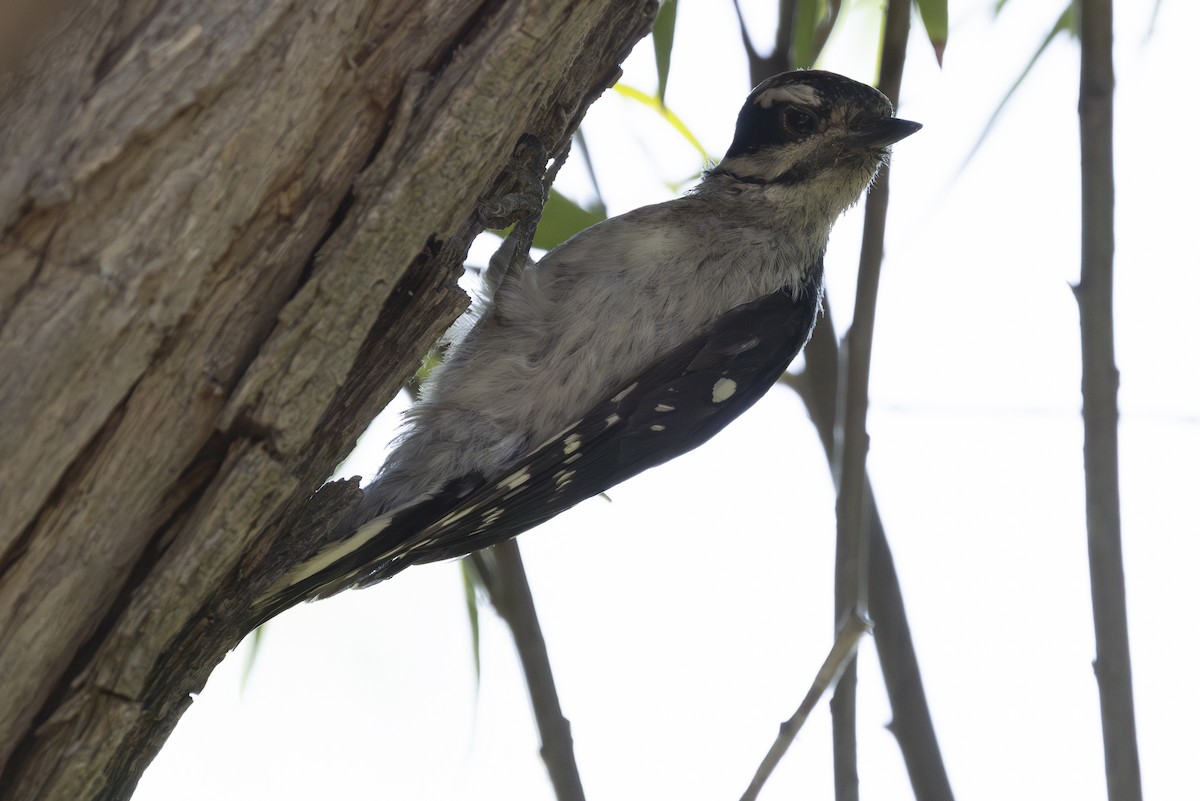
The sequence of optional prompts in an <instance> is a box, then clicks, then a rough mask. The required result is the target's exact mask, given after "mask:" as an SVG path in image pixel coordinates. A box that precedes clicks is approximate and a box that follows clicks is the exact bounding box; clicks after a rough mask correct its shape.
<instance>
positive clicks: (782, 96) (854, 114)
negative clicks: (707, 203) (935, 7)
mask: <svg viewBox="0 0 1200 801" xmlns="http://www.w3.org/2000/svg"><path fill="white" fill-rule="evenodd" d="M920 128H921V126H920V124H918V123H915V122H909V121H908V120H900V119H896V117H895V111H894V109H893V108H892V104H891V101H889V100H888V99H887V97H886V96H885V95H884V94H883V93H882V92H880V91H878V90H877V89H874V88H872V87H870V86H867V85H866V84H862V83H859V82H858V81H853V80H850V79H849V78H845V77H843V76H841V75H837V74H835V73H832V72H824V71H822V70H796V71H794V72H785V73H782V74H780V75H776V76H775V77H773V78H768V79H767V80H765V81H763V82H762V83H761V84H759V85H758V86H757V87H755V89H754V91H753V92H751V93H750V96H749V97H748V98H746V104H745V105H744V106H742V110H741V113H740V114H738V120H737V128H736V129H735V131H734V136H733V144H731V145H730V146H729V152H727V153H726V154H725V158H724V159H722V160H721V163H720V164H718V165H717V166H716V167H715V168H714V169H713V171H712V174H713V175H714V176H727V177H728V178H731V179H733V180H734V181H736V182H738V183H744V184H757V185H764V186H778V187H793V188H797V189H803V190H804V191H805V193H806V194H808V195H811V194H812V193H814V192H815V193H817V195H818V197H819V198H820V200H821V201H825V202H826V203H828V206H829V208H830V211H832V212H833V213H834V214H835V215H836V214H838V213H840V212H841V211H842V210H844V209H845V208H847V207H848V206H850V205H851V204H852V203H853V202H854V201H855V200H856V199H857V198H858V196H859V195H860V194H862V192H863V190H864V189H866V188H867V186H869V185H870V183H871V180H872V179H873V178H874V177H875V172H876V171H877V170H878V169H879V166H880V165H881V164H882V163H883V162H884V161H886V159H887V157H888V153H889V149H890V147H891V145H892V144H893V143H895V142H898V141H900V140H901V139H903V138H904V137H906V136H909V135H910V134H913V133H915V132H916V131H918V130H919V129H920ZM809 200H810V201H813V200H817V198H814V197H809Z"/></svg>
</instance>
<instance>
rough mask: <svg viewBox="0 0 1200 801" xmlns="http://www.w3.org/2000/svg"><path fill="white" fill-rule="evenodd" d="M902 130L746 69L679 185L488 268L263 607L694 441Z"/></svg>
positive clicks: (768, 362)
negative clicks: (402, 419) (348, 495)
mask: <svg viewBox="0 0 1200 801" xmlns="http://www.w3.org/2000/svg"><path fill="white" fill-rule="evenodd" d="M918 128H920V126H919V125H917V124H916V123H912V122H907V121H905V120H899V119H896V118H895V117H894V116H893V109H892V105H891V103H890V102H889V101H888V100H887V98H886V97H885V96H884V95H883V94H881V93H880V92H878V91H876V90H875V89H873V88H871V87H869V86H866V85H864V84H860V83H857V82H855V81H852V80H850V79H848V78H844V77H842V76H840V75H835V74H833V73H829V72H822V71H816V70H811V71H797V72H789V73H784V74H782V75H777V76H775V77H774V78H770V79H768V80H767V81H764V82H763V83H762V84H760V85H759V86H758V87H756V88H755V89H754V91H753V92H752V93H751V94H750V96H749V98H747V100H746V103H745V105H744V106H743V108H742V110H741V113H740V114H739V116H738V122H737V127H736V131H735V135H734V140H733V144H732V145H731V146H730V148H729V151H728V152H727V153H726V155H725V158H724V159H722V161H721V162H720V163H719V164H718V165H717V166H716V167H715V168H713V169H712V170H711V171H709V172H708V173H707V174H706V175H705V176H704V178H703V180H702V181H701V182H700V184H699V185H698V186H697V187H696V188H695V189H694V190H693V191H692V192H691V193H690V194H688V195H686V196H684V197H681V198H678V199H676V200H672V201H669V202H667V203H661V204H658V205H655V206H647V207H644V208H641V209H637V210H635V211H632V212H629V213H628V214H624V215H621V216H619V217H614V218H612V219H610V220H606V221H605V222H602V223H600V224H598V225H596V226H593V227H592V228H589V229H588V230H586V231H583V232H582V233H580V234H578V235H577V236H575V237H574V238H572V239H570V240H569V241H567V242H565V243H563V244H562V245H561V246H559V247H558V248H556V249H554V250H553V251H551V252H550V253H549V254H547V255H546V256H545V257H544V258H542V260H541V261H540V263H538V264H537V265H530V266H528V267H527V268H526V269H525V270H523V271H520V272H519V274H515V275H508V276H505V277H504V279H503V281H502V283H501V284H500V286H499V287H498V289H497V290H496V293H495V298H494V302H490V303H489V304H487V305H486V306H485V308H484V309H483V311H482V312H481V313H480V316H479V319H478V322H477V323H476V325H475V326H474V328H473V329H472V330H471V331H470V332H469V333H468V334H467V335H466V337H465V338H464V339H463V341H462V342H461V343H460V344H458V346H457V347H456V348H455V349H454V350H453V351H452V353H451V355H450V356H449V358H448V359H447V360H446V362H445V363H444V364H443V365H442V367H441V368H439V370H438V372H437V373H436V375H435V376H434V378H433V379H432V381H431V382H430V385H429V386H428V388H427V389H426V390H425V391H424V392H423V395H422V398H421V400H420V402H419V403H418V404H417V405H416V406H414V408H413V409H412V410H411V413H410V419H409V421H408V428H407V430H406V432H405V433H404V434H403V436H402V437H401V439H400V440H398V443H397V446H396V448H395V450H394V451H393V452H392V454H391V455H390V456H389V457H388V459H387V461H386V463H385V465H384V467H383V469H382V471H381V472H380V474H379V476H378V477H377V478H376V479H375V480H374V481H373V482H372V483H371V484H370V485H369V486H368V487H367V488H366V490H365V493H364V498H363V501H362V503H361V504H360V506H359V507H358V508H356V509H355V510H354V511H353V512H352V513H351V514H350V515H349V516H348V517H347V518H346V520H344V521H343V522H342V523H341V525H340V532H341V536H340V538H338V539H337V540H336V541H335V542H333V543H332V544H331V545H328V546H326V547H325V548H324V549H322V550H321V551H320V552H318V553H317V554H315V555H314V556H313V557H311V558H310V559H309V560H307V561H305V562H303V563H301V564H300V565H298V566H297V567H296V568H294V569H293V570H292V571H291V572H289V573H288V574H287V575H286V576H285V577H284V578H283V579H281V580H280V582H278V583H277V584H276V585H275V586H274V587H272V588H271V590H270V591H269V593H268V594H267V595H266V596H264V597H263V598H262V599H260V608H261V609H262V611H263V612H264V613H265V614H266V615H270V614H274V613H275V612H276V611H279V610H281V609H283V608H286V607H288V606H290V605H292V604H294V603H296V602H297V601H299V600H303V599H309V598H315V597H324V596H327V595H330V594H332V593H334V592H337V591H339V590H341V589H345V588H347V587H352V586H365V585H367V584H371V583H374V582H376V581H379V580H382V579H384V578H386V577H388V576H390V575H392V574H394V573H396V572H397V571H399V570H401V569H403V568H404V567H405V566H407V565H409V564H413V563H418V562H428V561H433V560H437V559H444V558H448V557H453V556H460V555H462V554H465V553H468V552H470V551H473V550H477V549H479V548H483V547H486V546H488V545H491V544H494V543H496V542H499V541H501V540H503V539H507V538H509V537H512V536H515V535H516V534H519V533H520V532H522V531H525V530H527V529H529V528H531V527H532V526H535V525H537V524H539V523H541V522H543V521H545V520H547V519H549V518H551V517H553V516H554V515H556V514H558V513H559V512H562V511H564V510H565V509H568V508H570V507H571V506H574V505H575V504H576V503H579V502H580V501H582V500H584V499H586V498H588V497H591V496H592V495H595V494H596V493H598V492H601V491H603V490H605V489H607V488H609V487H611V486H613V485H614V484H616V483H618V482H620V481H623V480H625V479H627V478H629V477H631V476H633V475H636V474H637V473H639V472H641V471H643V470H645V469H646V468H648V467H651V466H653V465H656V464H661V463H662V462H665V461H667V460H669V459H672V458H674V457H675V456H678V455H679V454H681V453H684V452H686V451H688V450H691V449H692V448H695V447H696V446H698V445H700V444H701V443H703V442H705V441H707V440H708V439H709V438H710V437H711V436H712V435H713V434H715V433H716V432H717V431H719V430H720V429H722V428H723V427H725V426H726V425H728V424H729V423H730V422H731V421H732V420H733V419H734V418H736V417H737V416H738V415H740V414H741V413H742V412H744V411H745V410H746V409H747V408H749V406H750V405H752V404H753V403H754V402H755V401H757V400H758V398H760V397H761V396H762V395H763V394H764V393H765V392H766V391H767V389H768V388H769V387H770V386H771V384H773V383H774V382H775V380H776V379H777V378H778V377H779V376H780V374H781V373H782V372H783V371H784V369H786V367H787V365H788V364H789V363H790V362H791V361H792V359H793V358H794V357H795V356H796V354H797V353H798V352H799V350H800V349H801V348H802V347H803V346H804V343H805V342H806V341H807V340H808V336H809V334H810V333H811V331H812V326H813V324H814V322H815V320H816V315H817V312H818V309H819V305H820V296H821V291H822V284H823V273H822V258H823V254H824V252H825V246H826V242H827V240H828V236H829V232H830V229H831V228H832V226H833V223H834V221H835V220H836V219H837V217H838V216H840V215H841V213H842V212H843V211H845V209H846V208H848V207H849V206H850V205H852V204H853V203H854V202H855V201H856V200H857V199H858V197H859V196H860V195H861V194H862V192H863V191H864V190H865V189H866V188H867V187H868V186H869V184H870V183H871V181H872V179H873V178H874V175H875V173H876V171H877V170H878V168H879V166H880V165H881V164H882V163H883V162H884V160H885V159H886V158H887V155H888V148H889V146H890V145H891V144H893V143H894V142H896V141H898V140H900V139H902V138H904V137H906V136H908V135H910V134H912V133H914V132H915V131H916V130H917V129H918Z"/></svg>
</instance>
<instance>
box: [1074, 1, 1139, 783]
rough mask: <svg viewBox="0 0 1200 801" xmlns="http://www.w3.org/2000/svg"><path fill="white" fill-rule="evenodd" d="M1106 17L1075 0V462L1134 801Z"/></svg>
mask: <svg viewBox="0 0 1200 801" xmlns="http://www.w3.org/2000/svg"><path fill="white" fill-rule="evenodd" d="M1112 15H1113V11H1112V0H1081V2H1080V3H1079V33H1080V48H1081V54H1082V58H1081V64H1080V82H1079V139H1080V146H1081V150H1082V176H1081V177H1082V182H1083V209H1082V215H1083V219H1082V240H1083V241H1082V265H1081V270H1080V280H1079V285H1078V286H1077V287H1076V288H1075V296H1076V299H1077V300H1078V301H1079V322H1080V336H1081V340H1082V352H1083V357H1082V358H1083V463H1084V484H1085V488H1086V489H1085V491H1086V495H1087V528H1088V561H1089V564H1090V567H1091V579H1092V617H1093V621H1094V625H1095V631H1096V661H1095V671H1096V681H1097V683H1098V685H1099V689H1100V723H1101V728H1102V730H1103V734H1104V764H1105V773H1106V775H1107V778H1108V797H1109V799H1111V800H1112V801H1117V800H1118V799H1120V801H1138V800H1139V799H1141V797H1142V786H1141V768H1140V766H1139V759H1138V748H1137V729H1136V726H1135V720H1134V711H1133V669H1132V666H1131V664H1130V658H1129V623H1128V620H1127V618H1126V609H1125V570H1124V566H1123V564H1122V557H1121V505H1120V485H1119V473H1118V459H1117V417H1118V407H1117V388H1118V384H1119V376H1118V373H1117V367H1116V358H1115V355H1114V348H1113V249H1114V246H1113V205H1114V201H1115V196H1116V190H1115V187H1114V182H1113V86H1114V78H1113V63H1112V44H1113V18H1112Z"/></svg>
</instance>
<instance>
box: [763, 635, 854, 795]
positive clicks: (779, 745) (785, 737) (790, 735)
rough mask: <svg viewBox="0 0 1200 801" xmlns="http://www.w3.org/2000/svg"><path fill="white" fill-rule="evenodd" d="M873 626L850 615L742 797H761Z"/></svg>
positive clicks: (781, 727) (781, 726)
mask: <svg viewBox="0 0 1200 801" xmlns="http://www.w3.org/2000/svg"><path fill="white" fill-rule="evenodd" d="M870 630H871V624H870V622H869V621H868V620H867V619H866V618H864V617H861V616H859V615H856V614H852V615H850V616H849V617H847V618H846V621H845V623H844V624H843V625H842V627H841V628H840V629H839V631H838V636H837V637H836V638H835V639H834V641H833V647H832V648H831V649H830V650H829V656H827V657H825V661H824V663H822V665H821V669H820V670H819V671H817V677H816V678H815V679H813V683H812V686H811V687H810V688H809V690H808V693H807V694H806V695H805V696H804V700H803V701H801V702H800V707H799V708H798V709H797V710H796V712H795V713H794V714H793V715H792V716H791V717H790V718H788V719H787V720H785V721H784V722H783V723H782V724H781V725H780V726H779V735H778V736H777V737H776V738H775V742H774V743H773V744H772V745H771V748H770V750H769V751H767V755H766V756H765V757H763V761H762V764H760V765H759V766H758V770H757V771H755V773H754V778H753V779H751V781H750V786H749V787H747V788H746V792H744V793H742V799H741V801H754V799H756V798H758V794H759V793H760V792H762V788H763V787H764V786H765V785H766V783H767V779H769V778H770V777H771V774H772V773H773V772H774V771H775V768H776V767H777V766H778V765H779V761H780V760H781V759H783V755H784V754H786V753H787V750H788V748H790V747H791V745H792V741H793V740H795V739H796V735H797V734H799V733H800V729H801V728H803V727H804V723H805V721H807V720H808V716H809V715H810V714H811V713H812V711H813V710H814V709H816V707H817V702H818V701H820V700H821V696H823V695H824V694H825V691H826V690H828V689H829V688H831V687H836V686H837V684H838V681H839V679H841V677H842V674H843V672H844V671H845V669H846V666H847V665H848V664H850V662H851V661H852V660H853V659H854V655H855V653H857V652H858V643H859V642H860V641H861V640H862V637H863V635H864V634H866V633H867V632H869V631H870Z"/></svg>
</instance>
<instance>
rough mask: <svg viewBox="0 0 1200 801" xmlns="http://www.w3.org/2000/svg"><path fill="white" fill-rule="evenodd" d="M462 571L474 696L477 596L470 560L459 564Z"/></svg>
mask: <svg viewBox="0 0 1200 801" xmlns="http://www.w3.org/2000/svg"><path fill="white" fill-rule="evenodd" d="M459 565H460V566H461V570H462V580H463V591H464V594H465V595H466V601H467V620H468V621H469V622H470V624H471V654H472V656H474V657H475V695H476V696H478V695H479V678H480V675H481V674H480V662H479V596H478V593H477V591H476V587H477V585H478V582H477V580H476V579H477V577H476V575H475V570H474V569H473V566H472V562H471V560H470V559H464V560H462V561H461V562H459Z"/></svg>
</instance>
